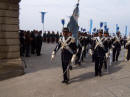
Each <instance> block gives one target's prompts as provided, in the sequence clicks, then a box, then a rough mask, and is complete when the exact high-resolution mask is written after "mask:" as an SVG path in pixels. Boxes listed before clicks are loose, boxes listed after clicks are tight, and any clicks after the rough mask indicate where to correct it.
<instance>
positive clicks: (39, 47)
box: [36, 45, 41, 56]
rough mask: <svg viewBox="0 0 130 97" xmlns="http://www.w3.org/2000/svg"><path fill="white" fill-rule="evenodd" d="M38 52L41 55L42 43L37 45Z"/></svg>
mask: <svg viewBox="0 0 130 97" xmlns="http://www.w3.org/2000/svg"><path fill="white" fill-rule="evenodd" d="M36 53H37V56H40V54H41V45H38V46H37V48H36Z"/></svg>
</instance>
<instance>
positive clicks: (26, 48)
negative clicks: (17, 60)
mask: <svg viewBox="0 0 130 97" xmlns="http://www.w3.org/2000/svg"><path fill="white" fill-rule="evenodd" d="M25 50H26V57H29V56H30V45H26V46H25Z"/></svg>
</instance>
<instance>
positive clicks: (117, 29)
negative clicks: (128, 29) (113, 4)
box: [116, 24, 120, 33]
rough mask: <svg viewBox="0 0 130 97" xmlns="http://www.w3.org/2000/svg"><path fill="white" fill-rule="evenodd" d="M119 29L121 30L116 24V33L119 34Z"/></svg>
mask: <svg viewBox="0 0 130 97" xmlns="http://www.w3.org/2000/svg"><path fill="white" fill-rule="evenodd" d="M119 29H120V28H119V26H118V24H116V33H117V32H119Z"/></svg>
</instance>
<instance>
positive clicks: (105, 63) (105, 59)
mask: <svg viewBox="0 0 130 97" xmlns="http://www.w3.org/2000/svg"><path fill="white" fill-rule="evenodd" d="M104 67H105V69H107V58H106V57H105V58H104Z"/></svg>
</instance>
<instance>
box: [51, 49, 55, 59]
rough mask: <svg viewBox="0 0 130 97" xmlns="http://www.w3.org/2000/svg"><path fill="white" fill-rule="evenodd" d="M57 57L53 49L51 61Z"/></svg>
mask: <svg viewBox="0 0 130 97" xmlns="http://www.w3.org/2000/svg"><path fill="white" fill-rule="evenodd" d="M54 58H55V52H54V51H53V52H52V54H51V61H52V60H53V59H54Z"/></svg>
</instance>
